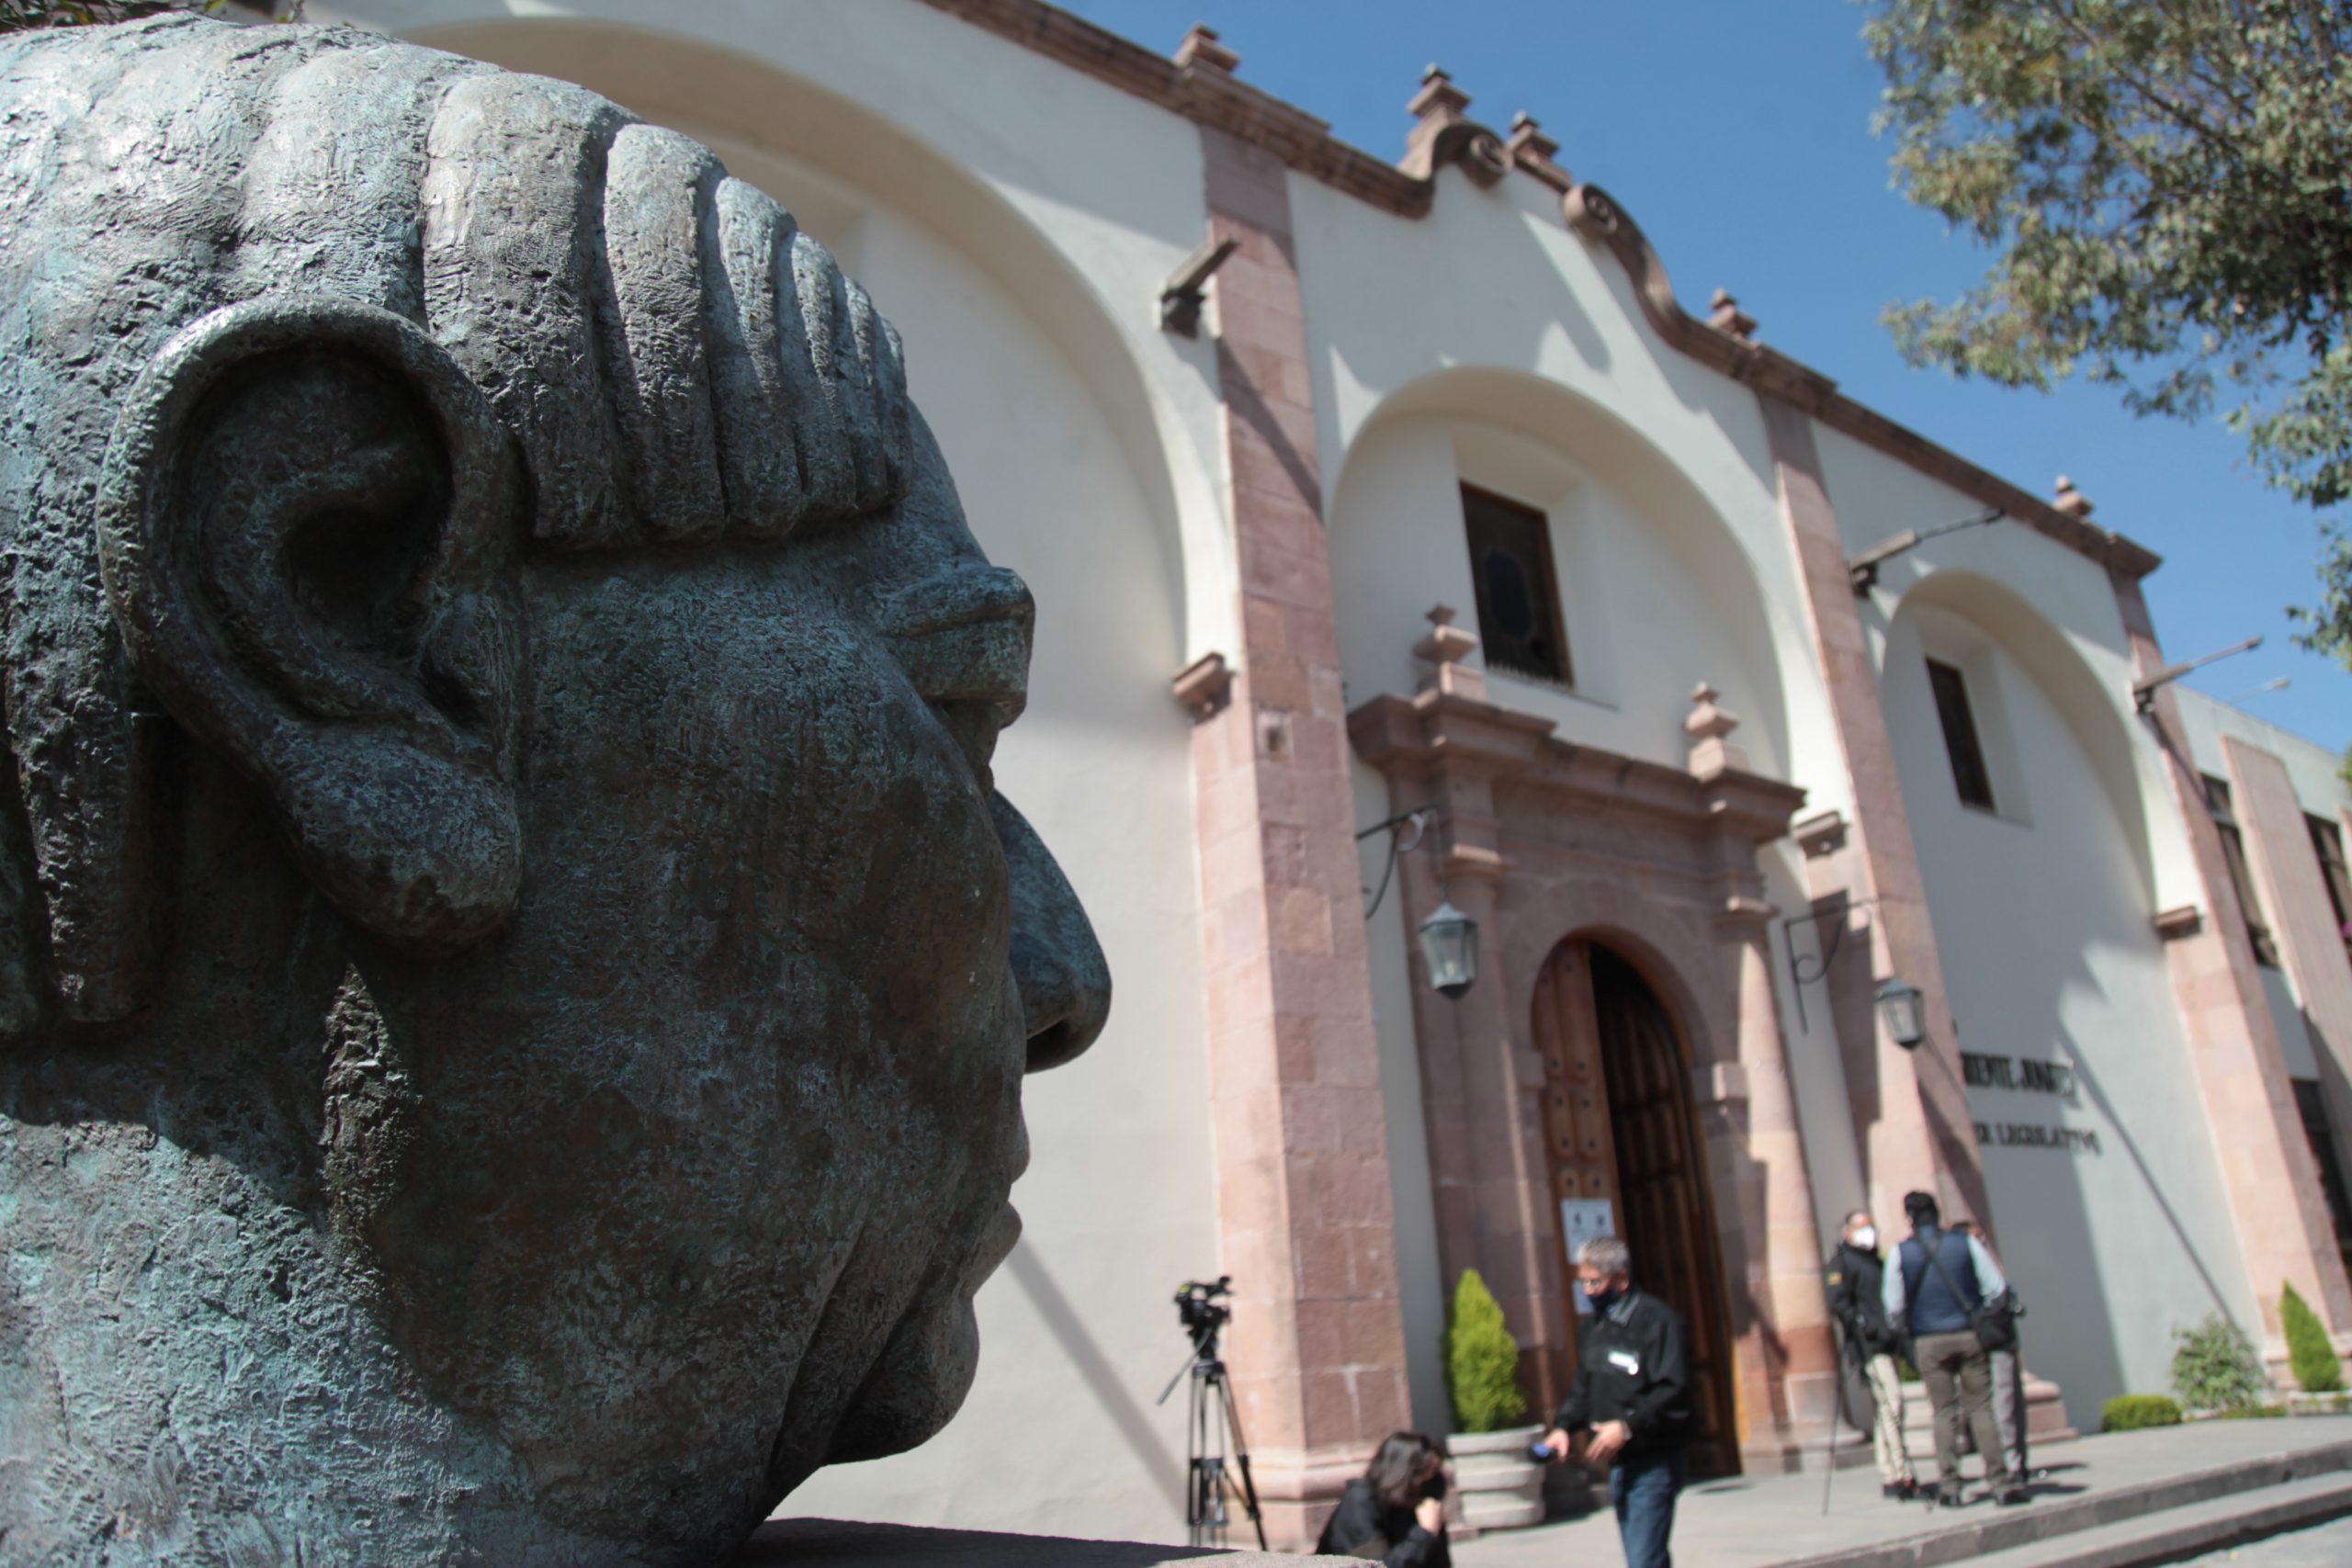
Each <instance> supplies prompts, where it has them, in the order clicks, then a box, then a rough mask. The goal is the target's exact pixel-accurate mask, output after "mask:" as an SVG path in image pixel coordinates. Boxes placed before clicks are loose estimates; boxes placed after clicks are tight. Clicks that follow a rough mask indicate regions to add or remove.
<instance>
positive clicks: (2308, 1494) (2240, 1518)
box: [1973, 1473, 2352, 1568]
mask: <svg viewBox="0 0 2352 1568" xmlns="http://www.w3.org/2000/svg"><path fill="white" fill-rule="evenodd" d="M2347 1514H2352V1475H2345V1474H2342V1473H2338V1474H2335V1475H2313V1476H2309V1477H2306V1478H2305V1479H2303V1480H2301V1481H2290V1482H2286V1483H2282V1484H2280V1485H2278V1486H2266V1487H2263V1488H2261V1489H2259V1490H2258V1491H2256V1492H2252V1493H2247V1494H2243V1495H2238V1496H2235V1497H2220V1498H2216V1499H2214V1500H2213V1501H2212V1502H2210V1503H2194V1504H2191V1505H2189V1506H2187V1507H2182V1508H2167V1509H2165V1510H2163V1511H2162V1512H2159V1513H2154V1514H2149V1515H2145V1516H2143V1517H2139V1518H2135V1519H2124V1520H2121V1521H2120V1522H2119V1523H2116V1524H2111V1525H2102V1526H2098V1527H2096V1528H2094V1529H2086V1530H2080V1531H2077V1532H2075V1533H2074V1534H2071V1535H2062V1536H2059V1537H2057V1538H2055V1539H2054V1540H2040V1541H2034V1542H2031V1543H2030V1544H2028V1545H2025V1546H2018V1547H2012V1548H2010V1549H2009V1550H2008V1551H1996V1552H1993V1553H1992V1554H1990V1555H1989V1556H1985V1557H1979V1558H1977V1559H1976V1560H1975V1562H1974V1564H1973V1568H2152V1565H2154V1564H2156V1563H2162V1562H2179V1561H2180V1560H2181V1559H2183V1558H2185V1557H2194V1556H2199V1555H2200V1554H2202V1553H2204V1552H2208V1551H2224V1550H2226V1549H2228V1548H2230V1547H2233V1546H2241V1545H2244V1544H2245V1542H2247V1541H2253V1540H2263V1539H2264V1538H2265V1537H2267V1536H2274V1535H2283V1534H2285V1533H2286V1532H2287V1531H2289V1530H2298V1529H2309V1528H2310V1527H2312V1526H2313V1525H2322V1524H2325V1523H2327V1522H2328V1521H2329V1520H2331V1519H2339V1518H2342V1517H2345V1516H2346V1515H2347Z"/></svg>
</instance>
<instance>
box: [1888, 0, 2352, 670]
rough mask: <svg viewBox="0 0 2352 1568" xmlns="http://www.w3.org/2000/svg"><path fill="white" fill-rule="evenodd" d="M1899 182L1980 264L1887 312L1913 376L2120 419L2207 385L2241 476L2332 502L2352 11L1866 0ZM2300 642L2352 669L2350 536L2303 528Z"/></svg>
mask: <svg viewBox="0 0 2352 1568" xmlns="http://www.w3.org/2000/svg"><path fill="white" fill-rule="evenodd" d="M1861 3H1862V4H1864V5H1866V6H1869V8H1870V12H1871V15H1870V17H1869V19H1868V21H1867V22H1866V23H1865V24H1864V27H1863V37H1864V39H1865V40H1866V41H1867V42H1868V44H1869V46H1870V50H1871V55H1872V56H1873V57H1874V58H1875V59H1876V60H1877V61H1878V62H1879V64H1880V65H1881V66H1882V67H1883V69H1884V71H1885V73H1886V77H1887V89H1886V95H1885V102H1884V107H1883V110H1882V112H1881V114H1880V117H1879V129H1880V130H1881V132H1882V133H1883V134H1891V135H1892V136H1893V138H1894V179H1895V184H1896V186H1897V187H1898V188H1900V189H1901V190H1903V192H1904V193H1905V195H1907V196H1908V197H1910V198H1911V199H1912V200H1913V201H1915V202H1917V203H1918V204H1919V205H1921V206H1923V207H1926V208H1928V209H1931V210H1933V211H1936V212H1939V213H1940V214H1942V215H1943V217H1944V218H1945V219H1946V220H1948V221H1950V222H1951V224H1952V225H1953V226H1954V227H1955V228H1957V229H1959V230H1961V231H1962V232H1965V233H1967V234H1968V235H1970V236H1971V237H1973V239H1975V240H1976V241H1977V242H1978V243H1981V244H1983V245H1985V247H1987V248H1988V249H1990V250H1991V251H1993V252H1994V257H1993V261H1992V265H1991V266H1990V268H1989V269H1988V270H1987V272H1986V274H1985V278H1984V280H1983V281H1982V282H1981V283H1979V284H1978V285H1977V286H1976V287H1975V288H1973V289H1971V290H1969V291H1968V292H1967V293H1966V294H1964V295H1963V296H1962V297H1961V298H1960V299H1957V300H1954V301H1951V302H1950V303H1938V302H1935V301H1932V300H1923V301H1920V302H1917V303H1915V304H1911V305H1905V306H1901V307H1898V308H1896V309H1894V310H1891V311H1889V313H1888V317H1887V319H1888V321H1889V324H1890V325H1891V326H1892V327H1893V328H1894V333H1895V338H1896V341H1897V343H1898V344H1900V345H1901V347H1902V349H1903V351H1904V353H1905V355H1907V356H1908V357H1909V358H1910V359H1911V360H1912V361H1913V362H1914V363H1916V364H1928V365H1939V366H1943V367H1946V368H1949V369H1951V370H1952V371H1955V372H1957V373H1959V374H1961V375H1963V376H1966V375H1978V376H1984V377H1987V378H1991V379H1993V380H1995V381H1998V382H2001V383H2003V384H2005V385H2007V386H2023V387H2038V388H2041V389H2048V388H2049V387H2050V386H2051V385H2052V384H2053V383H2054V382H2056V381H2057V380H2060V379H2062V378H2065V377H2067V376H2069V375H2072V374H2075V372H2077V371H2080V372H2081V373H2083V374H2084V375H2086V376H2087V377H2088V378H2091V379H2092V380H2094V381H2098V382H2103V383H2107V384H2109V385H2112V386H2115V387H2118V388H2120V389H2121V391H2122V396H2123V400H2124V402H2125V404H2126V406H2127V407H2129V408H2131V410H2132V411H2133V412H2137V413H2143V414H2148V413H2154V414H2168V415H2173V416H2176V417H2178V418H2182V419H2190V420H2197V419H2202V418H2204V417H2206V416H2207V414H2208V413H2209V412H2211V409H2212V408H2213V406H2214V404H2215V402H2216V400H2217V398H2219V397H2222V396H2226V397H2227V399H2228V400H2229V403H2230V408H2229V413H2228V418H2229V422H2230V423H2231V425H2232V427H2233V429H2235V430H2236V431H2237V432H2238V433H2239V434H2241V435H2243V436H2244V437H2245V442H2246V446H2247V451H2248V453H2249V455H2250V457H2251V458H2252V461H2253V467H2254V468H2255V470H2256V472H2257V473H2258V474H2259V475H2260V476H2261V477H2262V478H2263V479H2265V480H2266V481H2267V483H2269V484H2271V485H2273V486H2276V487H2277V488H2278V489H2280V490H2283V491H2287V492H2288V493H2289V494H2290V495H2292V496H2294V497H2295V498H2297V499H2298V500H2300V501H2303V502H2308V503H2310V504H2311V505H2312V506H2313V507H2314V508H2318V509H2322V510H2324V509H2326V508H2330V507H2334V506H2336V505H2338V504H2339V503H2341V502H2346V501H2347V500H2352V199H2347V189H2346V181H2347V178H2348V177H2352V174H2347V171H2352V69H2347V68H2346V66H2347V60H2346V56H2347V52H2352V6H2343V5H2340V4H2325V5H2324V4H2319V3H2316V0H1861ZM2319 570H2320V581H2321V589H2322V603H2321V604H2320V605H2319V607H2318V608H2316V609H2312V610H2307V611H2297V612H2295V614H2296V615H2297V618H2298V619H2299V620H2300V621H2301V623H2302V628H2303V629H2302V630H2301V632H2300V633H2299V634H2298V636H2299V638H2300V640H2301V641H2303V642H2304V643H2306V644H2307V645H2309V646H2312V647H2313V648H2317V649H2324V650H2325V651H2328V652H2332V653H2334V654H2335V656H2336V657H2337V658H2339V659H2342V660H2345V661H2346V663H2352V536H2347V535H2346V532H2345V531H2344V529H2343V527H2342V526H2341V525H2339V524H2338V523H2336V522H2335V521H2333V520H2326V521H2324V522H2323V525H2322V544H2321V552H2320V558H2319Z"/></svg>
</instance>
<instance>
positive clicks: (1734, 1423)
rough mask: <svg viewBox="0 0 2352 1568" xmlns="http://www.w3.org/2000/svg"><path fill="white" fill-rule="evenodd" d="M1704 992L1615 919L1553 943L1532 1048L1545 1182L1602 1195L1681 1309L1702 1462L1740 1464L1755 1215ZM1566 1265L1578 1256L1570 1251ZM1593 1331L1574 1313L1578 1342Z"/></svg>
mask: <svg viewBox="0 0 2352 1568" xmlns="http://www.w3.org/2000/svg"><path fill="white" fill-rule="evenodd" d="M1693 990H1694V987H1691V985H1689V984H1688V982H1687V981H1686V980H1685V979H1684V977H1683V976H1679V974H1678V973H1677V970H1676V968H1675V966H1674V965H1673V964H1671V963H1669V962H1668V960H1667V959H1666V957H1665V955H1664V953H1662V952H1661V951H1660V950H1659V949H1657V947H1655V946H1653V945H1652V944H1651V943H1649V942H1645V941H1644V940H1643V939H1642V938H1641V937H1640V936H1638V935H1636V934H1635V933H1634V932H1632V931H1627V930H1625V929H1624V928H1623V927H1622V926H1618V925H1615V924H1600V925H1593V926H1587V927H1584V928H1582V929H1580V930H1577V931H1571V932H1569V934H1567V935H1566V936H1564V937H1562V938H1561V939H1560V940H1559V941H1558V942H1555V943H1554V944H1553V946H1552V948H1551V950H1550V952H1549V953H1546V954H1545V955H1544V958H1543V960H1542V961H1541V964H1540V965H1539V967H1538V969H1537V972H1536V979H1535V981H1534V983H1533V984H1532V987H1531V997H1530V1001H1531V1010H1530V1023H1529V1030H1530V1043H1532V1045H1533V1046H1534V1048H1535V1051H1536V1053H1537V1054H1538V1055H1540V1056H1541V1057H1542V1058H1543V1059H1544V1077H1545V1081H1544V1092H1543V1111H1542V1120H1543V1122H1544V1150H1545V1155H1544V1158H1545V1165H1546V1175H1545V1178H1544V1179H1545V1184H1546V1186H1547V1187H1548V1188H1549V1189H1550V1190H1551V1192H1552V1195H1553V1196H1554V1197H1555V1199H1556V1200H1558V1201H1559V1202H1560V1204H1561V1208H1562V1213H1563V1216H1564V1218H1563V1222H1562V1237H1561V1239H1562V1241H1563V1243H1565V1242H1566V1239H1567V1237H1566V1230H1567V1222H1566V1217H1565V1216H1566V1212H1567V1210H1568V1209H1569V1208H1570V1207H1571V1206H1572V1205H1574V1204H1577V1203H1580V1202H1583V1201H1589V1200H1591V1199H1593V1198H1596V1197H1600V1198H1605V1199H1606V1200H1607V1201H1609V1202H1610V1203H1611V1213H1612V1218H1613V1221H1614V1224H1615V1226H1616V1234H1618V1235H1622V1236H1623V1237H1624V1238H1625V1239H1626V1240H1627V1241H1628V1242H1630V1243H1632V1244H1633V1246H1634V1248H1635V1250H1636V1258H1635V1271H1636V1275H1637V1278H1639V1279H1640V1280H1642V1282H1643V1284H1644V1286H1645V1289H1647V1290H1649V1291H1651V1292H1655V1293H1657V1295H1659V1296H1660V1297H1661V1298H1662V1299H1664V1300H1666V1301H1667V1302H1668V1303H1669V1304H1671V1305H1673V1306H1674V1307H1675V1308H1676V1309H1677V1310H1678V1311H1679V1312H1681V1313H1682V1314H1684V1317H1685V1319H1686V1322H1687V1323H1688V1325H1689V1328H1690V1333H1691V1339H1690V1355H1691V1374H1692V1385H1693V1394H1694V1403H1695V1406H1696V1409H1697V1412H1698V1416H1699V1420H1698V1427H1697V1430H1696V1432H1695V1433H1694V1434H1693V1449H1692V1458H1693V1462H1694V1463H1695V1464H1697V1465H1699V1466H1700V1467H1701V1468H1702V1471H1707V1472H1718V1473H1727V1472H1733V1471H1736V1470H1737V1469H1738V1468H1739V1467H1740V1450H1741V1449H1742V1447H1743V1446H1744V1444H1743V1442H1742V1438H1743V1437H1744V1433H1743V1431H1742V1421H1741V1416H1740V1412H1739V1404H1740V1395H1739V1393H1738V1392H1737V1384H1738V1383H1739V1382H1741V1381H1742V1377H1741V1373H1742V1371H1743V1368H1742V1366H1741V1361H1742V1359H1743V1356H1742V1347H1741V1345H1740V1344H1739V1340H1738V1336H1737V1334H1736V1328H1735V1325H1736V1324H1737V1323H1740V1322H1744V1321H1746V1320H1747V1319H1749V1318H1750V1317H1752V1316H1753V1315H1754V1314H1753V1313H1752V1312H1751V1311H1743V1310H1741V1308H1740V1307H1739V1306H1738V1305H1736V1304H1735V1302H1734V1299H1733V1298H1734V1292H1735V1289H1736V1287H1735V1286H1734V1284H1733V1281H1734V1280H1737V1279H1741V1278H1744V1277H1745V1273H1746V1269H1745V1262H1746V1259H1745V1256H1744V1247H1743V1245H1742V1244H1743V1239H1744V1237H1743V1228H1744V1227H1743V1217H1742V1216H1741V1215H1740V1214H1739V1213H1737V1212H1736V1206H1735V1209H1734V1210H1733V1211H1731V1212H1726V1210H1725V1209H1724V1205H1723V1202H1722V1201H1721V1200H1722V1197H1723V1195H1724V1192H1725V1191H1731V1192H1734V1193H1736V1191H1737V1190H1738V1188H1739V1185H1740V1184H1739V1182H1738V1181H1737V1179H1736V1177H1735V1178H1734V1179H1733V1180H1732V1181H1731V1182H1730V1184H1729V1185H1728V1186H1726V1184H1725V1180H1724V1178H1725V1176H1726V1174H1728V1168H1725V1164H1724V1162H1725V1161H1726V1159H1736V1158H1737V1157H1738V1151H1737V1149H1736V1142H1737V1136H1736V1129H1735V1128H1734V1127H1732V1126H1730V1125H1729V1124H1728V1122H1729V1119H1728V1118H1726V1117H1725V1116H1724V1114H1723V1108H1722V1107H1720V1106H1718V1105H1713V1104H1709V1103H1704V1102H1702V1096H1701V1094H1700V1093H1699V1089H1698V1086H1699V1084H1700V1082H1701V1081H1702V1075H1700V1074H1698V1073H1697V1072H1696V1071H1695V1070H1694V1069H1695V1067H1696V1066H1697V1064H1698V1061H1699V1060H1700V1056H1699V1050H1698V1046H1697V1043H1696V1035H1695V1030H1694V1027H1693V1024H1692V1021H1691V1009H1690V1006H1689V1005H1688V1002H1687V1001H1686V1002H1685V1003H1683V1004H1680V1005H1678V1003H1677V1002H1676V1001H1675V1000H1674V999H1673V995H1674V993H1675V992H1677V991H1679V992H1681V993H1682V994H1683V995H1684V996H1685V997H1686V998H1690V997H1691V993H1692V992H1693ZM1559 1261H1560V1265H1561V1267H1562V1268H1563V1269H1568V1270H1573V1269H1574V1266H1575V1260H1574V1259H1573V1258H1571V1257H1569V1256H1567V1255H1566V1252H1565V1251H1563V1253H1562V1255H1561V1258H1560V1259H1559ZM1581 1331H1582V1325H1581V1324H1580V1323H1579V1322H1578V1321H1577V1320H1576V1319H1574V1318H1573V1317H1572V1318H1571V1320H1570V1323H1569V1343H1570V1344H1571V1345H1573V1343H1574V1342H1575V1340H1576V1338H1577V1336H1578V1335H1579V1334H1580V1333H1581Z"/></svg>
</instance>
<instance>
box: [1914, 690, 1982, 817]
mask: <svg viewBox="0 0 2352 1568" xmlns="http://www.w3.org/2000/svg"><path fill="white" fill-rule="evenodd" d="M1928 686H1929V687H1930V688H1931V689H1932V690H1933V691H1934V692H1935V694H1936V717H1937V718H1938V719H1939V720H1941V721H1942V723H1943V728H1944V750H1945V751H1946V752H1948V753H1949V754H1950V755H1951V782H1952V786H1953V787H1954V788H1955V789H1957V790H1959V791H1960V803H1961V804H1962V806H1973V807H1976V809H1977V810H1979V811H1991V810H1993V809H1995V807H1994V805H1993V774H1992V772H1991V771H1990V770H1989V769H1987V768H1986V767H1985V748H1984V747H1983V746H1982V745H1981V744H1980V743H1979V742H1978V740H1977V739H1976V714H1975V711H1974V710H1973V708H1971V707H1970V706H1969V705H1968V682H1967V681H1966V680H1965V679H1963V678H1962V675H1961V672H1960V671H1959V670H1958V669H1957V668H1956V667H1955V666H1952V665H1950V664H1946V663H1944V662H1942V661H1941V660H1935V659H1930V660H1928Z"/></svg>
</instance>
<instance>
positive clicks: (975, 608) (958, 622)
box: [876, 566, 1037, 722]
mask: <svg viewBox="0 0 2352 1568" xmlns="http://www.w3.org/2000/svg"><path fill="white" fill-rule="evenodd" d="M1036 618H1037V605H1036V601H1035V600H1034V599H1032V598H1031V597H1030V596H1029V585H1028V584H1027V583H1025V582H1023V581H1021V578H1020V575H1019V574H1018V573H1016V572H1012V571H1008V570H1005V569H1004V568H1002V567H993V566H964V567H955V568H951V569H950V570H946V571H943V572H941V573H939V574H938V575H936V576H933V577H927V578H924V579H922V581H917V582H910V583H908V584H907V585H906V586H904V587H902V588H899V589H895V590H893V591H892V592H889V593H888V594H886V595H884V596H883V599H882V603H881V607H880V612H879V614H878V615H877V616H876V621H877V623H878V626H879V629H880V631H881V633H882V635H883V637H885V638H887V639H888V642H889V644H890V651H891V653H892V655H893V656H894V657H895V658H896V659H897V660H898V661H899V667H900V668H902V669H904V670H905V671H906V672H907V676H908V678H909V679H910V680H911V681H912V682H914V685H915V689H916V690H917V691H919V692H921V693H922V694H923V696H924V697H925V698H927V699H928V700H930V701H932V702H935V703H944V702H987V703H993V704H995V705H998V706H1000V707H1001V708H1004V709H1005V710H1006V717H1007V722H1010V721H1011V718H1012V716H1014V715H1017V714H1018V713H1019V712H1020V711H1021V708H1022V706H1023V705H1024V704H1025V703H1026V701H1027V698H1028V691H1029V641H1030V637H1031V634H1032V632H1033V631H1034V629H1035V624H1036Z"/></svg>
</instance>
